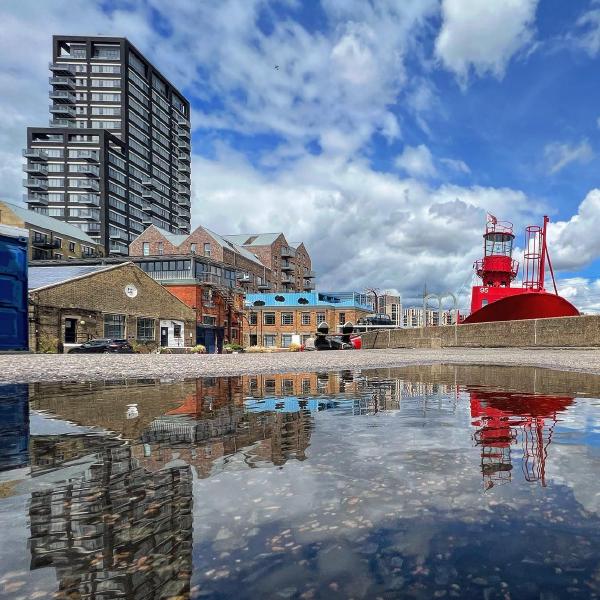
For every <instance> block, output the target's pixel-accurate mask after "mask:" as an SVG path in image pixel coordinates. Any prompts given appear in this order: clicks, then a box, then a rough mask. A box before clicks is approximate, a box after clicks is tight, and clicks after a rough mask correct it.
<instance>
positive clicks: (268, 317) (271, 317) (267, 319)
mask: <svg viewBox="0 0 600 600" xmlns="http://www.w3.org/2000/svg"><path fill="white" fill-rule="evenodd" d="M263 324H264V325H275V313H274V312H266V313H263Z"/></svg>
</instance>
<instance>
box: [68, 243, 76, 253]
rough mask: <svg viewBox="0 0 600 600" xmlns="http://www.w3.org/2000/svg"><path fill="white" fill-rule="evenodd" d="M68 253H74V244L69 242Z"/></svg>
mask: <svg viewBox="0 0 600 600" xmlns="http://www.w3.org/2000/svg"><path fill="white" fill-rule="evenodd" d="M69 252H75V242H69Z"/></svg>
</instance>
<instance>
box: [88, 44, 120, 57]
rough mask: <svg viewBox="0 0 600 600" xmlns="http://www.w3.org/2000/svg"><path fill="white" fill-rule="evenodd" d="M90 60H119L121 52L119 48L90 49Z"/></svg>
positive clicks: (96, 47) (98, 47)
mask: <svg viewBox="0 0 600 600" xmlns="http://www.w3.org/2000/svg"><path fill="white" fill-rule="evenodd" d="M92 58H104V59H108V60H119V58H121V51H120V48H119V46H97V45H94V47H93V49H92Z"/></svg>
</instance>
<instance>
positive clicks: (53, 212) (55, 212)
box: [47, 206, 65, 217]
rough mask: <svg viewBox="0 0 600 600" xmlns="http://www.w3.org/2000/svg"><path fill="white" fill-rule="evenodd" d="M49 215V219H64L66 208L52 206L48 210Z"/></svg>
mask: <svg viewBox="0 0 600 600" xmlns="http://www.w3.org/2000/svg"><path fill="white" fill-rule="evenodd" d="M47 214H48V216H49V217H64V216H65V209H64V208H56V207H54V206H51V207H50V208H48V213H47Z"/></svg>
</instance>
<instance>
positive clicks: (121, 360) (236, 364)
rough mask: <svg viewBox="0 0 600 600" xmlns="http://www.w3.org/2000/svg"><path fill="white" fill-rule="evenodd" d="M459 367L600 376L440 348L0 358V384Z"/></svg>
mask: <svg viewBox="0 0 600 600" xmlns="http://www.w3.org/2000/svg"><path fill="white" fill-rule="evenodd" d="M433 363H456V364H459V363H462V364H489V365H529V366H535V367H547V368H551V369H559V370H569V371H580V372H588V373H599V374H600V349H597V348H577V349H574V348H549V349H540V348H531V349H529V348H443V349H441V350H439V349H438V350H429V349H418V350H417V349H399V350H356V351H346V352H343V351H337V352H293V353H288V352H285V353H283V352H282V353H273V354H228V355H227V354H222V355H219V354H210V355H206V354H205V355H194V354H188V355H177V354H171V355H168V354H87V355H86V354H71V355H68V354H2V355H0V383H31V382H35V381H97V380H106V379H136V378H168V379H184V378H191V377H205V376H207V377H216V376H221V375H246V374H260V373H290V372H311V371H336V370H341V369H368V368H375V367H401V366H403V365H409V364H433Z"/></svg>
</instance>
